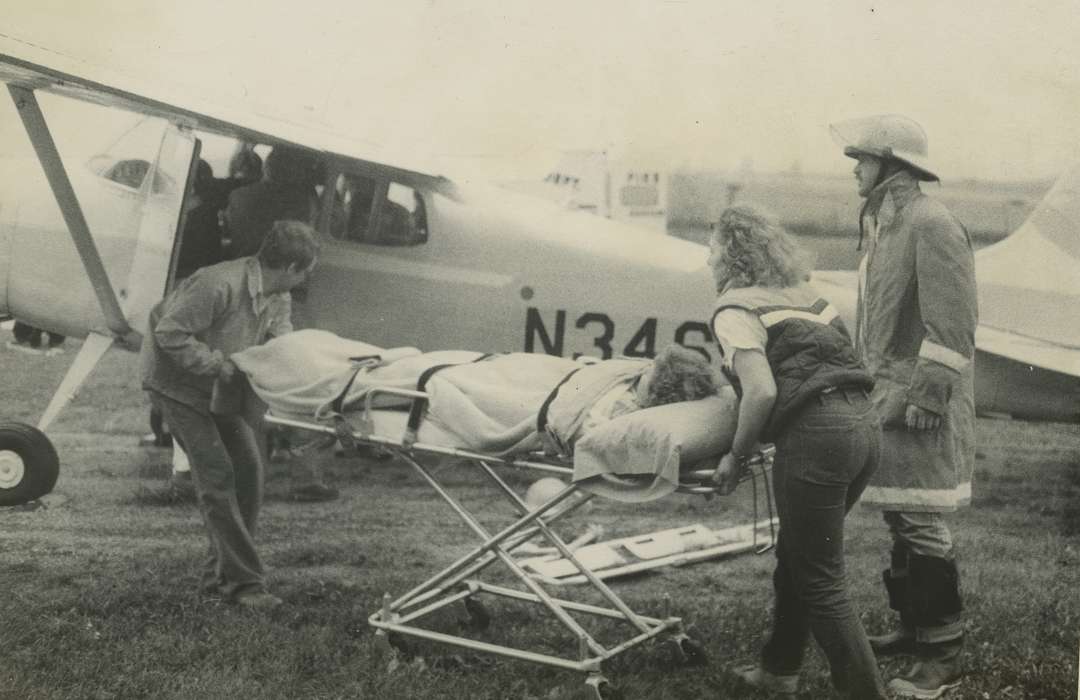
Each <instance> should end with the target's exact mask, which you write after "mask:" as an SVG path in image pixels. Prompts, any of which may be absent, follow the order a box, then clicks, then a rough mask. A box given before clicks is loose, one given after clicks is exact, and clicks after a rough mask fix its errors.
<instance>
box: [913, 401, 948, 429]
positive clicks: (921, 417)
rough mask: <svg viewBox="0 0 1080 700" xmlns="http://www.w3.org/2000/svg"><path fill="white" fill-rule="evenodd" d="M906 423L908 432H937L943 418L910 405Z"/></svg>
mask: <svg viewBox="0 0 1080 700" xmlns="http://www.w3.org/2000/svg"><path fill="white" fill-rule="evenodd" d="M904 423H905V424H906V425H907V427H908V430H937V429H938V428H940V427H941V416H939V415H938V414H936V413H934V412H933V411H928V410H926V409H925V408H921V407H919V406H916V405H915V404H912V403H909V404H908V407H907V413H905V414H904Z"/></svg>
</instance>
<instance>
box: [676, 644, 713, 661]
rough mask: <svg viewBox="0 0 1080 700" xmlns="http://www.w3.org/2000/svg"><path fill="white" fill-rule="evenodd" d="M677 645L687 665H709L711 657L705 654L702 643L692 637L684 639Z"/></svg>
mask: <svg viewBox="0 0 1080 700" xmlns="http://www.w3.org/2000/svg"><path fill="white" fill-rule="evenodd" d="M677 643H678V647H679V652H680V653H681V654H682V657H683V663H684V664H685V665H687V666H695V667H696V666H704V665H705V664H707V663H709V655H708V654H707V653H705V647H703V646H701V642H699V641H697V640H696V639H691V638H690V637H683V638H682V639H679V640H678V642H677Z"/></svg>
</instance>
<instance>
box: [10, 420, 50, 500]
mask: <svg viewBox="0 0 1080 700" xmlns="http://www.w3.org/2000/svg"><path fill="white" fill-rule="evenodd" d="M59 474H60V459H59V457H57V455H56V449H55V448H54V447H53V445H52V442H50V441H49V438H47V437H46V436H45V433H43V432H41V431H40V430H38V429H37V428H35V427H33V426H30V425H26V424H24V423H0V506H18V505H22V504H23V503H28V502H29V501H32V500H34V499H35V498H41V497H42V496H44V495H45V494H47V493H49V492H50V491H52V489H53V486H55V485H56V478H57V476H59Z"/></svg>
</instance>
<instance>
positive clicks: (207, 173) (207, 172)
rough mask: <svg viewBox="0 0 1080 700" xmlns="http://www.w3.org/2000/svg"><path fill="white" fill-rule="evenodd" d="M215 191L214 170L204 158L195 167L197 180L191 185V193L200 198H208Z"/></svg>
mask: <svg viewBox="0 0 1080 700" xmlns="http://www.w3.org/2000/svg"><path fill="white" fill-rule="evenodd" d="M213 190H214V169H213V168H211V167H210V164H209V163H207V162H206V161H205V160H203V159H202V158H200V159H199V162H198V164H197V165H196V166H195V179H194V180H193V181H192V183H191V191H192V192H194V193H195V194H197V195H199V196H200V197H206V196H208V195H210V194H212V193H213Z"/></svg>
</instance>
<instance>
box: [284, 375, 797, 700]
mask: <svg viewBox="0 0 1080 700" xmlns="http://www.w3.org/2000/svg"><path fill="white" fill-rule="evenodd" d="M379 395H389V396H391V397H395V398H397V399H399V400H400V399H407V400H409V401H411V402H412V409H413V412H414V413H417V412H418V409H420V408H422V407H423V406H424V405H426V402H427V400H428V394H427V393H426V392H423V391H417V390H411V389H398V388H389V387H386V388H384V387H375V388H372V389H370V390H369V391H368V392H367V393H366V394H365V398H364V408H363V411H362V412H360V413H359V414H353V415H352V416H351V421H350V419H349V418H346V416H344V415H343V414H342V413H337V412H335V413H331V414H328V415H327V416H324V417H323V418H322V421H323V422H318V421H317V420H311V421H308V420H298V419H294V418H286V417H281V416H275V415H274V414H273V412H272V411H270V412H267V414H266V416H265V420H266V422H267V423H269V424H273V425H278V426H283V427H288V428H296V429H300V430H308V431H313V432H316V433H321V434H323V435H326V436H330V437H333V438H334V439H336V440H338V441H340V442H341V444H342V445H343V447H345V449H346V450H357V449H360V448H361V447H374V448H377V449H380V450H383V451H385V452H386V453H388V454H390V455H392V456H393V457H396V458H398V459H400V460H402V461H404V462H405V463H407V464H409V465H410V466H411V467H412V468H413V469H414V470H415V471H416V472H417V473H418V474H419V475H420V476H421V477H422V478H423V479H424V480H425V481H426V482H427V483H428V484H429V485H430V486H431V487H432V489H434V490H435V492H436V493H437V494H438V495H439V496H440V497H441V498H442V499H443V501H445V502H446V503H447V504H448V505H449V506H450V508H451V509H453V510H454V512H456V513H457V515H458V516H459V517H460V518H461V519H462V520H463V521H464V522H465V524H466V525H467V526H468V527H469V528H470V529H471V530H472V531H473V532H474V533H475V534H476V535H477V536H478V537H480V538H481V540H482V542H481V544H480V545H479V546H477V547H475V548H474V549H473V550H471V551H470V552H469V553H467V554H465V555H464V556H462V557H459V558H458V559H457V560H456V561H454V562H453V563H452V564H450V565H449V566H447V567H445V568H444V569H442V570H441V571H439V572H438V573H436V574H435V575H433V576H431V577H430V578H428V579H427V580H426V581H424V582H423V583H421V584H419V585H417V586H415V587H414V588H413V589H412V590H410V591H408V592H407V593H405V594H403V595H401V596H399V597H397V598H393V597H392V596H391V595H390V594H389V593H386V594H384V596H383V602H382V605H381V607H380V609H379V610H378V611H376V612H374V613H372V614H371V615H370V617H369V618H368V624H370V625H371V626H372V627H374V628H375V629H376V635H377V637H378V638H379V642H380V643H381V644H384V645H388V646H394V647H396V648H398V649H405V648H407V647H406V645H405V644H403V643H402V641H400V636H397V637H395V636H392V635H405V636H412V637H417V638H420V639H426V640H429V641H434V642H440V643H444V644H449V645H453V646H458V647H463V648H465V649H470V650H473V651H479V652H484V653H490V654H496V655H500V656H506V657H510V658H515V659H519V660H523V661H531V662H534V663H539V664H544V665H547V666H552V667H555V668H561V669H566V670H570V671H577V672H579V673H584V674H586V678H585V683H586V684H587V685H588V686H589V687H590V688H591V689H592V690H593V692H595V694H596V696H597V697H598V698H605V697H611V696H612V695H616V694H617V691H615V690H614V688H613V686H612V685H611V684H610V682H609V681H608V679H607V678H606V677H605V676H604V675H603V672H602V664H603V663H604V662H605V661H608V660H610V659H612V658H614V657H615V656H617V655H618V654H621V653H622V652H624V651H627V650H629V649H631V648H633V647H636V646H638V645H639V644H642V643H643V642H646V641H648V640H650V639H654V638H656V637H658V636H660V635H661V634H665V633H667V634H668V635H669V636H670V641H671V642H672V643H673V647H674V649H675V652H676V654H677V655H678V657H679V658H680V659H681V660H682V661H683V662H684V663H687V664H691V665H699V664H701V663H703V662H704V660H705V656H704V651H703V650H702V648H701V647H700V646H699V645H698V644H697V643H696V642H695V641H694V640H692V639H691V638H690V637H689V636H688V635H687V634H686V631H685V628H684V625H683V621H682V618H681V617H675V616H670V615H667V614H665V616H664V617H651V616H647V615H640V614H638V613H636V612H634V611H633V610H631V609H630V607H629V606H628V605H627V604H626V603H625V602H624V601H623V600H622V599H621V598H620V597H619V596H618V595H617V594H616V593H615V592H614V591H612V590H611V588H610V587H608V585H607V584H606V583H604V581H603V580H602V579H601V577H600V576H598V575H597V574H596V573H594V572H593V571H591V570H590V569H589V568H588V567H587V566H585V565H584V564H582V563H581V562H580V561H579V560H578V559H577V558H576V557H575V555H574V552H573V550H572V549H571V547H570V546H569V545H568V544H567V543H566V542H564V541H563V540H562V539H561V538H560V537H559V536H558V535H557V534H556V533H555V532H553V531H552V529H551V525H552V524H553V523H554V522H555V521H556V520H557V519H559V518H561V517H563V516H565V515H568V514H569V513H571V512H573V511H574V510H576V509H578V508H580V507H581V506H583V505H585V504H586V503H587V502H588V501H590V500H591V499H592V498H593V497H594V496H593V495H592V494H588V493H585V492H584V491H582V490H580V488H579V487H578V486H577V485H576V484H573V483H570V485H568V486H567V487H566V488H565V489H563V490H562V491H560V492H559V493H557V494H555V495H554V496H553V497H551V498H550V499H549V500H548V501H546V502H545V503H543V504H541V505H540V506H538V507H536V508H534V509H531V510H530V508H529V507H528V506H527V505H526V504H525V502H524V501H523V500H522V499H521V497H519V496H518V494H517V493H516V492H515V491H514V490H513V489H512V488H511V487H510V486H509V485H508V484H507V482H506V481H505V480H504V479H503V478H502V477H500V476H499V474H498V473H497V472H496V471H495V466H502V467H512V468H516V469H528V470H534V471H540V472H545V473H548V474H555V475H557V476H560V477H563V478H564V479H567V480H569V479H570V478H571V477H572V476H573V471H574V470H573V468H572V467H571V466H567V465H566V464H564V463H561V462H559V461H557V460H555V459H554V458H552V457H550V456H547V455H543V454H540V453H534V454H530V455H527V456H526V457H498V456H493V455H488V454H483V453H480V452H475V451H472V450H468V449H463V448H457V447H446V446H443V445H433V444H426V443H422V442H418V441H417V430H416V427H415V424H413V425H410V426H407V427H406V429H405V431H404V434H403V435H402V436H401V437H400V438H394V437H391V436H386V435H380V434H377V433H376V431H375V425H374V421H373V420H372V419H371V412H372V410H375V409H374V408H373V406H374V400H375V398H376V396H379ZM327 421H329V423H331V424H328V422H327ZM774 452H775V450H774V449H773V448H772V447H771V446H770V447H768V448H767V449H765V450H763V451H761V452H759V453H757V454H755V455H754V456H753V457H752V458H751V459H750V460H749V461H748V463H747V471H746V472H745V473H744V474H743V475H741V479H740V480H744V481H745V480H750V481H752V483H753V484H754V511H755V512H754V521H753V523H752V524H751V529H752V532H753V543H752V547H751V548H752V549H753V550H754V551H755V552H756V553H758V554H761V553H764V552H766V551H768V550H769V549H771V548H772V547H773V546H774V545H775V542H776V533H775V529H774V525H775V518H774V517H773V506H772V497H771V493H770V485H769V483H768V482H769V479H768V473H769V471H770V470H771V467H772V460H773V454H774ZM418 455H433V456H441V457H452V458H456V459H463V460H468V461H471V462H473V463H475V464H476V465H477V466H479V467H480V470H481V472H482V473H483V474H484V475H485V476H486V477H488V479H489V480H490V481H491V482H492V483H493V484H494V485H495V486H496V487H497V488H498V489H499V490H500V491H502V492H503V494H504V495H505V496H506V497H507V498H508V499H509V500H510V502H511V503H512V504H513V505H514V507H515V508H516V510H517V511H518V513H519V514H520V517H519V518H518V519H517V520H516V521H515V522H513V523H512V524H511V525H509V526H506V527H504V528H503V529H501V530H499V531H498V532H496V533H494V534H493V533H491V532H489V531H488V530H487V529H486V528H485V527H484V526H483V525H482V524H481V523H480V522H479V521H478V520H477V519H476V518H475V517H474V516H473V515H472V513H470V512H469V511H468V510H467V509H466V508H465V507H464V506H462V505H461V503H460V502H458V501H457V500H456V499H455V498H454V497H453V496H452V495H451V494H450V493H448V492H447V491H446V490H445V489H444V488H443V486H442V485H441V484H440V483H439V481H438V480H437V479H436V478H435V475H434V474H433V473H432V471H431V470H430V469H428V468H427V467H425V466H424V465H423V464H421V463H420V461H419V460H418V459H417V456H418ZM758 476H761V477H763V478H764V481H765V495H766V502H767V504H768V510H769V518H768V521H767V524H768V527H769V541H768V542H766V543H763V544H759V543H758V536H757V531H758V528H759V527H760V526H761V525H762V523H761V522H759V521H758V517H757V477H758ZM711 477H712V470H702V471H696V472H690V473H684V474H682V475H681V476H680V479H681V480H682V479H686V481H685V482H682V483H680V484H679V486H678V487H677V492H679V493H689V494H699V495H703V496H705V497H706V498H711V497H712V496H714V495H716V494H718V493H720V489H719V486H718V485H717V484H715V483H713V482H712V481H711ZM570 499H573V500H572V502H570V503H569V504H567V501H569V500H570ZM545 516H547V517H545ZM537 535H542V536H543V537H544V538H545V539H546V540H547V541H548V542H549V543H550V544H551V546H552V547H554V548H555V549H556V550H557V551H558V552H559V554H560V555H561V556H563V557H564V558H566V559H567V560H568V561H570V562H572V563H573V565H574V566H575V567H576V568H577V569H578V571H579V572H580V574H581V576H583V577H584V579H585V580H586V581H587V582H588V584H589V585H590V586H591V587H592V588H593V589H594V590H596V591H597V592H599V593H600V595H601V596H602V597H603V598H604V599H605V600H606V601H607V603H608V604H609V605H610V606H611V607H603V606H598V605H591V604H586V603H579V602H574V601H571V600H565V599H562V598H558V597H555V596H553V595H551V594H550V593H548V592H547V591H546V590H544V588H543V586H542V585H541V584H542V583H544V581H542V580H540V579H541V578H542V577H538V576H536V575H534V574H530V573H529V572H527V571H525V569H524V568H523V567H522V566H521V564H520V563H519V562H518V561H516V560H515V559H514V557H513V556H512V555H511V551H512V550H513V549H514V548H515V547H517V546H518V545H521V544H524V543H525V542H527V541H528V540H530V539H532V538H534V537H535V536H537ZM496 561H501V562H502V563H503V564H504V565H505V566H506V567H507V569H509V570H510V571H511V572H512V573H513V574H514V575H515V576H516V577H517V579H518V580H519V581H520V582H521V583H522V584H524V586H525V588H527V589H528V591H521V590H516V589H513V588H508V587H506V586H499V585H494V584H489V583H485V582H483V581H481V580H480V579H479V578H476V576H477V575H478V574H479V573H480V572H481V571H483V570H484V569H485V568H487V567H488V566H490V565H491V564H493V563H495V562H496ZM548 583H549V584H550V582H548ZM479 594H488V595H492V596H495V597H503V598H509V599H514V600H517V601H524V602H529V603H534V604H537V605H541V606H543V607H545V608H546V609H547V610H548V611H549V612H550V613H551V614H552V615H553V616H554V617H555V618H556V619H557V620H558V621H559V622H560V623H561V624H562V625H563V626H564V627H565V628H567V629H568V630H569V631H570V633H571V634H572V635H573V636H574V637H576V639H577V642H578V643H577V647H578V648H577V656H576V658H567V657H562V656H555V655H552V654H544V653H538V652H534V651H528V650H526V649H518V648H515V647H508V646H503V645H500V644H493V643H489V642H484V641H479V640H476V639H471V638H468V637H464V636H458V635H454V634H447V633H444V632H436V631H432V630H429V629H425V628H422V627H419V626H417V625H415V624H413V623H415V622H417V621H418V620H420V619H422V618H423V617H425V616H427V615H429V614H432V613H434V612H436V611H438V610H440V609H442V608H444V607H446V606H449V605H452V604H454V603H457V602H459V601H460V602H462V603H463V605H464V606H465V609H466V612H467V613H468V614H469V617H470V621H471V623H472V627H473V629H474V630H477V631H481V630H483V629H484V628H486V627H487V625H488V622H489V621H490V617H491V616H490V614H489V613H488V612H487V611H486V609H485V608H484V606H483V605H482V604H481V603H480V602H479V601H478V600H477V599H476V597H477V596H478V595H479ZM664 607H665V609H667V608H669V607H670V599H668V598H667V597H665V601H664ZM665 612H666V611H665ZM570 613H578V614H582V615H592V616H596V617H605V618H609V619H615V620H621V621H623V622H625V623H627V624H628V625H629V626H630V627H632V628H633V634H632V636H630V637H629V638H627V639H625V640H624V641H622V642H621V643H619V644H616V645H615V646H611V647H605V646H603V645H602V644H600V643H599V642H598V641H597V640H596V639H595V638H594V637H593V636H592V635H591V634H590V633H589V632H588V631H587V630H586V629H585V628H584V627H583V626H582V625H581V623H579V622H578V620H576V619H575V618H574V617H572V616H571V614H570Z"/></svg>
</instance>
